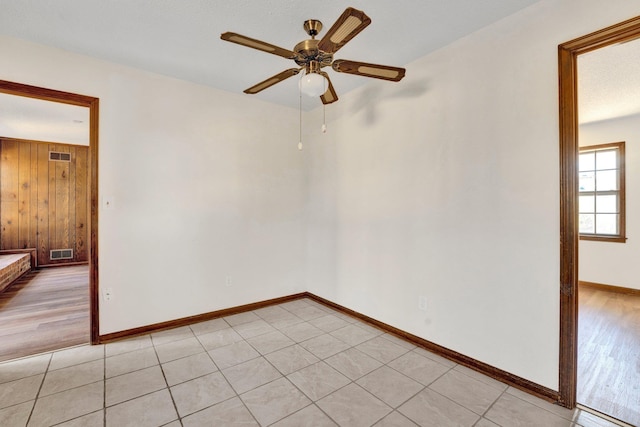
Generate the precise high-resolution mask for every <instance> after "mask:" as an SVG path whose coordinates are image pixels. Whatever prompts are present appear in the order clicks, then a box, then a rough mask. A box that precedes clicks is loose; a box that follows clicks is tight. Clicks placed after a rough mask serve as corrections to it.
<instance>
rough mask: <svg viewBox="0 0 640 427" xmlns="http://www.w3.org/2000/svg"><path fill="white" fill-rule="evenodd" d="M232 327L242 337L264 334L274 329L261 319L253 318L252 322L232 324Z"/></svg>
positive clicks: (274, 329)
mask: <svg viewBox="0 0 640 427" xmlns="http://www.w3.org/2000/svg"><path fill="white" fill-rule="evenodd" d="M233 329H234V330H235V331H236V332H237V333H239V334H240V335H241V336H242V338H244V339H248V338H253V337H257V336H259V335H264V334H267V333H269V332H274V331H276V328H274V327H273V326H271V325H269V324H268V323H267V322H265V321H264V320H262V319H259V320H254V321H253V322H248V323H242V324H240V325H237V326H234V327H233Z"/></svg>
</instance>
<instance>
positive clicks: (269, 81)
mask: <svg viewBox="0 0 640 427" xmlns="http://www.w3.org/2000/svg"><path fill="white" fill-rule="evenodd" d="M299 72H300V69H299V68H289V69H288V70H284V71H283V72H281V73H278V74H276V75H275V76H273V77H269V78H268V79H266V80H264V81H262V82H260V83H258V84H257V85H255V86H251V87H250V88H249V89H246V90H245V91H244V93H248V94H250V95H253V94H256V93H258V92H260V91H262V90H265V89H266V88H268V87H271V86H273V85H274V84H276V83H280V82H281V81H283V80H286V79H288V78H289V77H291V76H295V75H296V74H298V73H299Z"/></svg>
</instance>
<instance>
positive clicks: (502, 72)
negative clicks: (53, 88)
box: [307, 0, 640, 390]
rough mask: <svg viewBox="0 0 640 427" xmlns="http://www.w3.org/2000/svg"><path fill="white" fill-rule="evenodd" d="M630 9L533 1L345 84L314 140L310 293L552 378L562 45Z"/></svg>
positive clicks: (550, 381)
mask: <svg viewBox="0 0 640 427" xmlns="http://www.w3.org/2000/svg"><path fill="white" fill-rule="evenodd" d="M638 6H640V2H638V1H627V0H616V1H612V2H607V5H606V7H604V6H603V5H602V2H600V1H598V0H588V1H577V0H564V1H558V0H545V1H541V2H540V3H537V4H535V5H533V6H531V7H529V8H527V9H525V10H523V11H521V12H519V13H517V14H515V15H513V16H511V17H508V18H505V19H503V20H502V21H500V22H498V23H496V24H494V25H491V26H488V27H486V28H484V29H482V30H480V31H478V32H476V33H474V34H472V35H470V36H468V37H465V38H462V39H460V40H458V41H457V42H455V43H453V44H451V45H449V46H447V47H445V48H443V49H441V50H439V51H437V52H435V53H433V54H430V55H428V56H425V57H423V58H421V59H420V60H418V61H415V62H413V63H411V64H408V66H407V77H406V78H405V80H403V81H402V82H401V83H398V84H391V83H386V82H380V83H378V82H374V83H372V84H370V85H368V86H366V87H364V88H361V89H359V90H357V91H354V92H351V93H349V94H346V95H342V96H341V100H340V102H338V103H337V104H335V107H334V106H331V108H330V109H328V112H327V114H328V115H330V117H331V120H330V122H329V124H328V126H329V131H328V133H327V134H326V135H321V134H319V133H313V134H311V135H310V138H313V139H314V142H313V144H308V146H310V151H311V153H310V157H309V159H308V160H307V161H308V168H309V174H310V175H309V180H310V181H309V189H310V194H311V195H310V208H309V219H308V222H309V229H308V233H309V238H308V240H307V245H308V253H309V262H308V274H307V279H308V281H309V282H308V287H309V289H310V291H311V292H314V293H317V294H320V295H321V296H323V297H325V298H328V299H330V300H333V301H335V302H337V303H339V304H342V305H345V306H347V307H349V308H351V309H354V310H356V311H359V312H362V313H364V314H366V315H369V316H371V317H374V318H376V319H379V320H381V321H383V322H386V323H388V324H391V325H393V326H396V327H398V328H401V329H404V330H406V331H408V332H411V333H413V334H415V335H418V336H420V337H423V338H426V339H428V340H430V341H433V342H435V343H437V344H440V345H443V346H445V347H447V348H450V349H452V350H455V351H458V352H460V353H463V354H465V355H468V356H471V357H473V358H476V359H478V360H481V361H483V362H486V363H488V364H490V365H493V366H496V367H498V368H501V369H503V370H506V371H508V372H511V373H513V374H516V375H519V376H522V377H524V378H527V379H529V380H531V381H534V382H536V383H539V384H542V385H544V386H547V387H549V388H552V389H556V390H557V387H558V342H559V326H558V325H559V244H558V242H559V173H558V171H559V166H558V165H559V160H558V145H559V142H558V84H557V81H558V71H557V69H558V65H557V64H558V62H557V46H558V44H561V43H563V42H565V41H569V40H571V39H573V38H576V37H578V36H581V35H584V34H587V33H590V32H592V31H595V30H598V29H600V28H603V27H605V26H608V25H612V24H615V23H617V22H620V21H622V20H625V19H628V18H631V17H633V16H634V15H636V14H637V13H638V10H640V9H639V8H638ZM312 114H313V115H314V116H315V117H316V120H317V121H318V122H319V121H320V120H321V111H319V110H318V111H314V112H313V113H312ZM308 120H311V119H308ZM420 295H424V296H426V297H427V300H428V309H427V311H426V312H422V311H419V310H418V297H419V296H420Z"/></svg>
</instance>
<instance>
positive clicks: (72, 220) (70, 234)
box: [66, 146, 78, 262]
mask: <svg viewBox="0 0 640 427" xmlns="http://www.w3.org/2000/svg"><path fill="white" fill-rule="evenodd" d="M68 148H69V153H71V162H69V209H68V210H67V215H68V217H69V221H68V223H67V239H68V246H66V247H67V248H71V249H73V261H74V262H77V261H78V254H77V253H76V248H75V246H76V244H75V241H76V188H77V184H76V177H77V174H76V151H77V150H76V147H74V146H69V147H68Z"/></svg>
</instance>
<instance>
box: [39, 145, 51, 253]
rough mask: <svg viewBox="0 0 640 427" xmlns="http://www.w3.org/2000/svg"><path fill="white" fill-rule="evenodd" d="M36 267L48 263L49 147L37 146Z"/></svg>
mask: <svg viewBox="0 0 640 427" xmlns="http://www.w3.org/2000/svg"><path fill="white" fill-rule="evenodd" d="M37 163H38V190H37V192H38V246H37V249H38V265H44V264H48V263H49V146H48V145H47V144H38V162H37Z"/></svg>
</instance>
